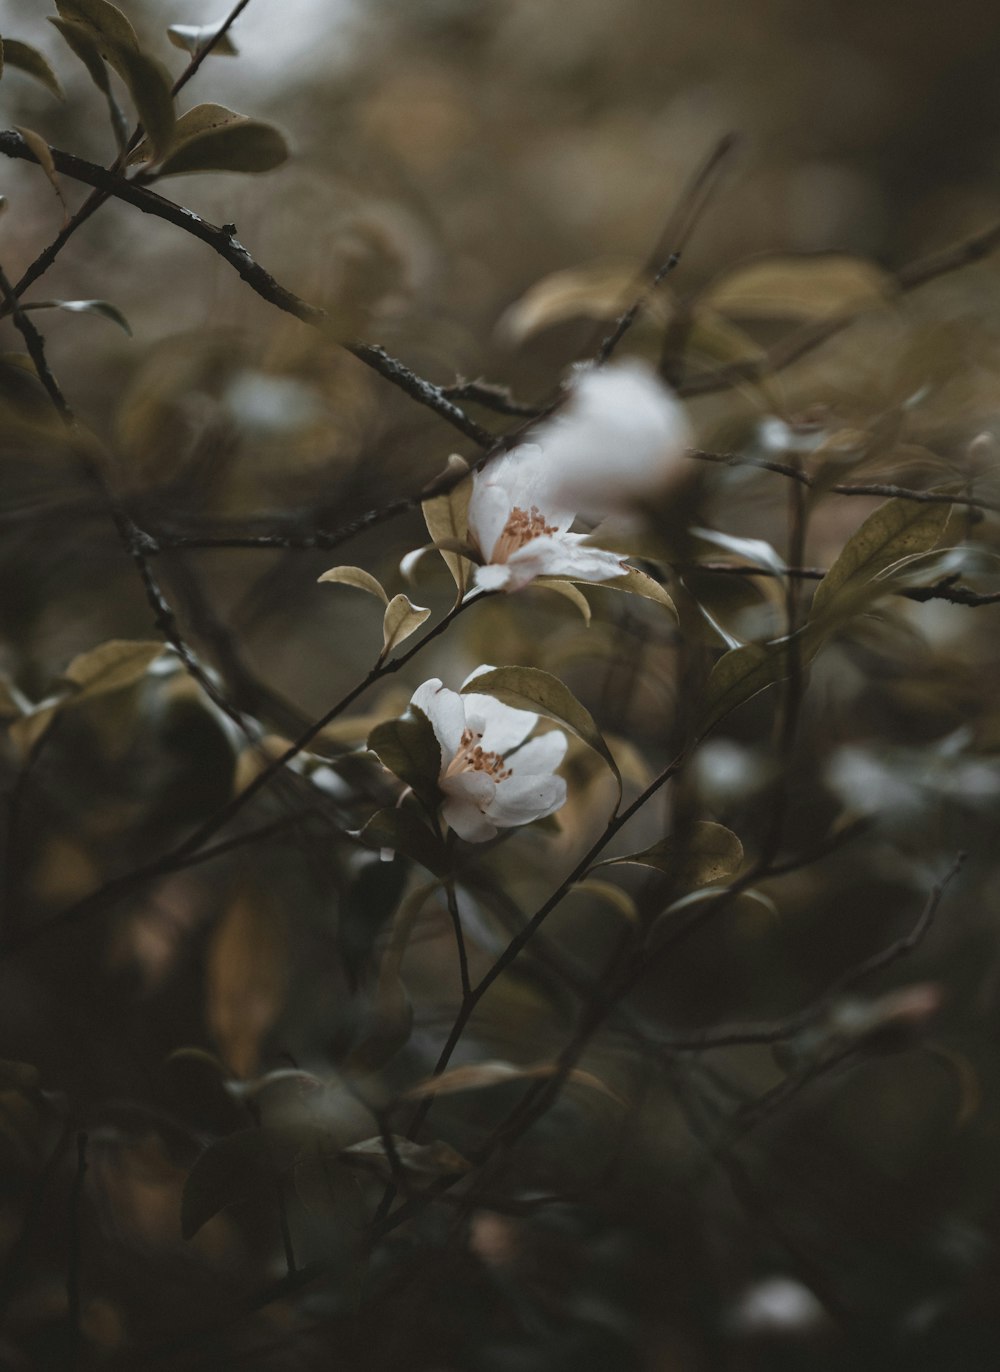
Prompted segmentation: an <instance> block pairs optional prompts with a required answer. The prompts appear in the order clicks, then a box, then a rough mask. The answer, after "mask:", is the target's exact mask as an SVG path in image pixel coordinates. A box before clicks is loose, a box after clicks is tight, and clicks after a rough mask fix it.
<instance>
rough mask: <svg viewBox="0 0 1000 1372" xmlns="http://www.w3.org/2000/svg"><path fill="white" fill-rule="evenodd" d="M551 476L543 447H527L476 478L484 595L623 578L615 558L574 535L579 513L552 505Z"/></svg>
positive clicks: (474, 530) (473, 530)
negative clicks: (543, 582) (540, 580)
mask: <svg viewBox="0 0 1000 1372" xmlns="http://www.w3.org/2000/svg"><path fill="white" fill-rule="evenodd" d="M550 476H551V471H550V469H549V466H548V462H547V460H546V457H545V453H544V451H543V450H542V448H540V447H538V446H537V445H536V444H533V443H525V444H524V445H523V446H522V447H520V448H515V449H514V451H513V452H509V453H505V454H504V456H503V457H500V458H497V460H496V461H495V462H491V463H490V464H489V466H487V467H486V468H485V469H484V470H483V471H482V472H477V473H476V474H475V476H474V477H473V478H472V498H471V499H470V501H469V538H470V541H471V542H472V543H474V544H475V546H476V547H477V548H478V549H479V551H480V552H481V553H482V555H483V558H484V560H485V565H484V566H482V567H477V568H476V585H477V586H480V587H481V588H482V589H483V590H484V591H519V590H520V589H521V588H522V587H523V586H527V585H528V584H529V582H532V581H534V580H535V578H536V577H540V576H560V577H568V578H570V579H572V580H573V581H609V580H610V579H611V578H612V577H616V576H621V575H622V572H623V571H624V568H623V566H622V561H621V558H620V557H619V556H618V555H617V554H616V553H609V552H605V550H604V549H603V548H592V547H590V546H589V545H588V544H587V543H586V542H585V541H584V540H585V535H584V534H571V533H570V532H569V527H570V525H571V524H572V523H573V520H574V519H575V518H576V512H575V511H574V510H568V509H565V508H563V507H562V506H560V505H557V503H556V502H555V501H554V500H553V498H552V496H551V494H550V491H549V486H550Z"/></svg>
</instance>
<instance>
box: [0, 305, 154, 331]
mask: <svg viewBox="0 0 1000 1372" xmlns="http://www.w3.org/2000/svg"><path fill="white" fill-rule="evenodd" d="M21 308H22V309H23V310H69V311H70V312H71V313H72V314H100V315H103V316H104V318H105V319H110V320H111V321H112V322H113V323H115V324H117V325H118V327H119V328H120V329H124V330H125V332H126V333H127V334H128V336H129V337H130V338H131V337H132V328H131V325H130V324H129V322H128V320H127V319H126V318H125V316H124V315H123V314H122V312H121V310H120V309H119V308H118V306H117V305H112V304H111V303H110V301H108V300H32V301H30V302H29V303H28V304H27V305H22V306H21Z"/></svg>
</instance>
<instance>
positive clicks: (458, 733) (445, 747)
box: [410, 677, 465, 767]
mask: <svg viewBox="0 0 1000 1372" xmlns="http://www.w3.org/2000/svg"><path fill="white" fill-rule="evenodd" d="M410 704H411V705H415V706H416V708H417V709H418V710H422V711H423V713H424V714H425V715H426V716H427V718H428V719H429V720H430V724H431V728H432V729H433V730H434V737H435V738H436V739H437V741H438V743H440V745H441V761H442V767H447V765H448V763H449V762H450V761H451V760H452V758H453V757H454V756H455V754H456V753H457V752H458V750H459V748H460V747H461V744H462V734H463V732H464V730H465V702H464V701H463V699H462V697H461V696H460V695H459V694H458V692H457V691H449V690H448V688H447V686H442V684H441V681H440V678H439V677H432V678H431V679H430V681H425V682H424V684H423V685H422V686H418V687H417V689H416V690H415V691H414V692H413V695H412V696H411V697H410Z"/></svg>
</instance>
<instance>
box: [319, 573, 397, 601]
mask: <svg viewBox="0 0 1000 1372" xmlns="http://www.w3.org/2000/svg"><path fill="white" fill-rule="evenodd" d="M316 579H317V581H331V582H336V583H338V584H339V585H342V586H354V587H356V588H357V590H359V591H367V592H368V594H369V595H373V596H375V597H377V599H379V600H381V602H382V604H383V605H388V604H389V597H388V596H387V595H386V593H385V589H384V587H383V586H382V583H381V581H379V580H377V579H376V578H375V577H373V576H372V574H371V572H366V571H365V569H364V568H363V567H331V568H330V570H329V571H328V572H324V573H323V575H322V576H320V577H317V578H316Z"/></svg>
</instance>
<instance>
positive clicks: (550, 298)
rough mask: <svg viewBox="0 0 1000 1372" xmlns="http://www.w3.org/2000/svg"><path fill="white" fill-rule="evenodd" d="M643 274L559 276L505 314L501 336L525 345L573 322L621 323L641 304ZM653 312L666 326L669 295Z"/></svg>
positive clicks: (613, 266)
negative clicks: (541, 332) (533, 337)
mask: <svg viewBox="0 0 1000 1372" xmlns="http://www.w3.org/2000/svg"><path fill="white" fill-rule="evenodd" d="M640 272H641V268H640V267H639V266H638V265H637V264H636V263H629V262H591V263H589V264H587V265H586V266H583V267H572V268H569V269H568V270H564V271H558V272H553V273H552V275H551V276H545V277H543V278H542V280H541V281H536V282H535V284H534V285H533V286H531V287H530V288H529V289H528V290H527V291H525V293H524V295H522V296H521V297H520V299H519V300H515V301H514V303H513V304H512V305H510V306H508V308H507V309H506V310H505V311H504V313H503V315H502V316H501V318H500V321H499V323H498V324H497V332H498V333H499V334H500V335H501V336H503V337H504V338H506V339H508V340H509V341H510V342H512V343H521V342H523V341H524V339H526V338H530V337H531V335H532V334H535V333H538V331H539V330H540V329H546V328H548V327H549V326H550V325H552V324H560V323H562V322H563V321H564V320H567V319H579V318H586V319H616V318H617V317H618V315H620V314H621V313H622V311H623V310H625V309H627V308H628V306H629V305H630V304H631V303H632V301H633V300H634V299H635V296H636V294H637V292H638V289H639V288H638V286H637V282H638V281H639V279H640ZM648 310H649V312H650V313H651V314H653V315H655V317H656V318H657V319H658V320H659V321H660V322H665V321H666V318H667V313H666V307H665V305H664V297H663V295H662V294H661V295H657V296H654V297H653V298H652V299H651V300H650V302H649V305H648Z"/></svg>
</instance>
